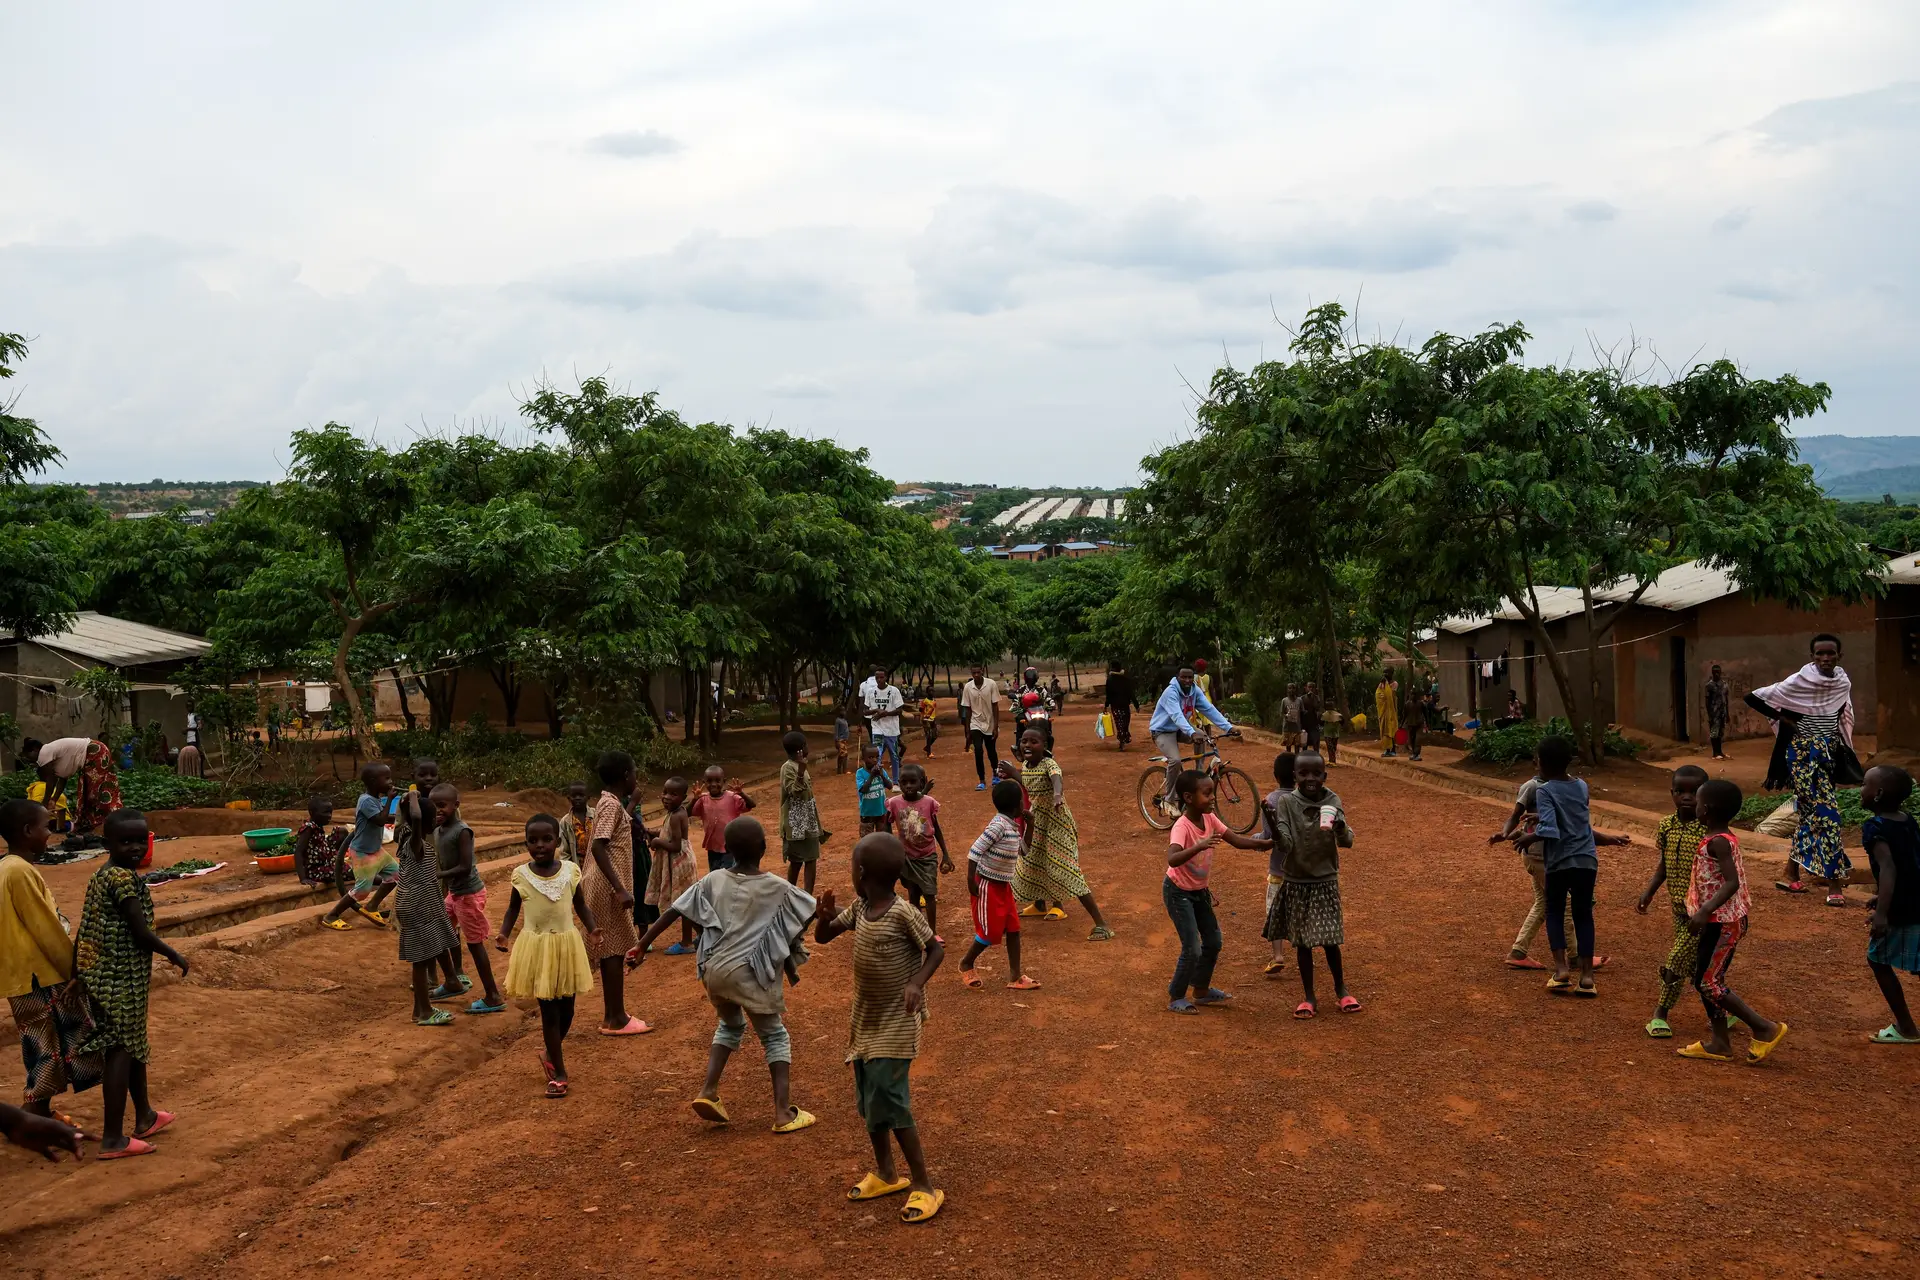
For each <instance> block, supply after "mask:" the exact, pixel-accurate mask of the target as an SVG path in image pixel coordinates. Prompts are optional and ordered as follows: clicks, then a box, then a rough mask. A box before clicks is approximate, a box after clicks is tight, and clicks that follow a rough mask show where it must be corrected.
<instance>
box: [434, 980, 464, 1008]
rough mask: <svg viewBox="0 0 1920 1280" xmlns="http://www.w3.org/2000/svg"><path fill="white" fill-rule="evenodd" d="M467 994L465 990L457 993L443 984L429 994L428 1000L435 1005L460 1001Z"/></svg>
mask: <svg viewBox="0 0 1920 1280" xmlns="http://www.w3.org/2000/svg"><path fill="white" fill-rule="evenodd" d="M465 994H467V993H466V992H465V991H464V990H461V991H455V990H454V989H453V988H452V987H449V986H448V985H447V984H446V983H444V982H443V983H441V984H440V985H439V986H437V987H435V988H434V989H433V990H431V991H429V992H427V999H428V1000H429V1001H431V1002H432V1003H434V1004H438V1003H440V1002H441V1001H442V1000H458V999H459V998H460V997H461V996H463V995H465Z"/></svg>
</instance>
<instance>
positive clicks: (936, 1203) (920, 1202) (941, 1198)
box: [900, 1191, 947, 1222]
mask: <svg viewBox="0 0 1920 1280" xmlns="http://www.w3.org/2000/svg"><path fill="white" fill-rule="evenodd" d="M946 1202H947V1193H946V1192H944V1191H916V1192H914V1193H913V1194H912V1195H909V1196H908V1197H907V1205H906V1208H904V1209H902V1210H900V1221H902V1222H927V1221H929V1220H931V1219H932V1218H933V1216H934V1215H935V1214H937V1213H939V1212H940V1207H941V1206H942V1205H944V1204H946Z"/></svg>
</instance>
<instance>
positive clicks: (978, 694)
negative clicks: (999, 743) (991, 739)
mask: <svg viewBox="0 0 1920 1280" xmlns="http://www.w3.org/2000/svg"><path fill="white" fill-rule="evenodd" d="M960 702H961V704H962V705H963V706H965V707H966V709H967V728H968V729H977V730H979V731H980V732H981V733H992V732H993V730H994V719H993V713H994V710H995V709H996V708H997V707H998V706H999V705H1000V684H999V682H998V681H996V680H995V679H994V678H993V677H992V676H986V677H983V678H982V679H981V681H980V683H979V684H975V683H974V682H973V681H971V680H969V681H967V682H966V683H965V684H963V685H961V686H960Z"/></svg>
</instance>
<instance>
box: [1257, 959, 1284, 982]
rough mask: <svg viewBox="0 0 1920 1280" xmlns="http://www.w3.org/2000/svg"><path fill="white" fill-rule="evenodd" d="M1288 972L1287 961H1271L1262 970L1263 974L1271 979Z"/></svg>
mask: <svg viewBox="0 0 1920 1280" xmlns="http://www.w3.org/2000/svg"><path fill="white" fill-rule="evenodd" d="M1286 971H1287V962H1286V961H1285V960H1269V961H1267V963H1266V966H1265V967H1264V968H1262V969H1261V970H1260V972H1261V973H1263V974H1265V975H1266V976H1267V977H1269V978H1277V977H1279V976H1280V975H1281V974H1283V973H1285V972H1286Z"/></svg>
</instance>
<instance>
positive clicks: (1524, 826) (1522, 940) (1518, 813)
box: [1487, 774, 1692, 973]
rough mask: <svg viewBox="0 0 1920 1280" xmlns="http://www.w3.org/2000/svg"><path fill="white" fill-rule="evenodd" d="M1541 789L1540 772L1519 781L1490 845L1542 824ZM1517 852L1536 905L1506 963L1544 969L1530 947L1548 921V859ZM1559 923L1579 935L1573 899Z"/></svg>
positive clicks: (1598, 961) (1601, 961)
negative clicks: (1538, 795) (1538, 798)
mask: <svg viewBox="0 0 1920 1280" xmlns="http://www.w3.org/2000/svg"><path fill="white" fill-rule="evenodd" d="M1539 788H1540V778H1539V776H1538V775H1537V774H1536V775H1535V776H1534V777H1531V778H1528V779H1527V780H1526V781H1525V782H1523V783H1521V784H1520V789H1519V791H1517V792H1516V793H1515V795H1514V798H1513V812H1512V813H1510V814H1508V815H1507V821H1506V824H1505V825H1504V826H1502V827H1501V828H1500V830H1498V831H1496V832H1494V833H1493V834H1492V835H1490V836H1488V837H1487V843H1488V844H1499V843H1500V842H1501V841H1502V840H1512V839H1514V837H1515V836H1516V834H1518V835H1526V834H1528V833H1530V832H1531V831H1532V830H1533V829H1534V827H1535V826H1537V825H1538V824H1539V821H1540V806H1539V802H1538V801H1536V800H1535V799H1534V792H1536V791H1538V790H1539ZM1518 852H1519V854H1520V865H1521V866H1522V867H1523V868H1525V870H1526V873H1527V876H1528V877H1529V878H1530V879H1531V880H1532V881H1533V905H1531V906H1530V907H1528V908H1527V918H1526V919H1524V920H1522V921H1521V922H1520V932H1519V933H1517V934H1515V935H1514V938H1513V946H1512V947H1510V948H1508V950H1507V959H1506V966H1507V968H1509V969H1533V970H1541V969H1545V968H1546V967H1547V966H1545V965H1544V964H1541V963H1540V962H1539V961H1538V960H1535V959H1534V958H1533V957H1532V956H1529V955H1528V954H1527V949H1528V948H1529V947H1531V946H1533V940H1534V938H1535V937H1537V936H1538V935H1539V933H1540V926H1542V925H1544V924H1545V923H1546V922H1547V860H1546V859H1545V858H1544V857H1542V856H1541V855H1540V853H1539V852H1538V851H1537V850H1533V849H1520V850H1518ZM1560 923H1561V928H1562V931H1563V933H1562V936H1565V937H1570V938H1577V937H1578V936H1579V935H1578V934H1577V933H1575V931H1574V928H1573V904H1572V902H1571V901H1569V902H1568V903H1567V907H1566V914H1565V918H1564V919H1562V920H1561V922H1560ZM1579 958H1580V957H1579V956H1578V955H1575V956H1574V960H1575V962H1578V960H1579ZM1606 963H1607V958H1606V957H1605V956H1595V957H1594V958H1593V967H1594V969H1595V970H1599V969H1601V968H1604V967H1605V965H1606ZM1688 972H1689V973H1691V972H1692V970H1691V969H1689V970H1688Z"/></svg>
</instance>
